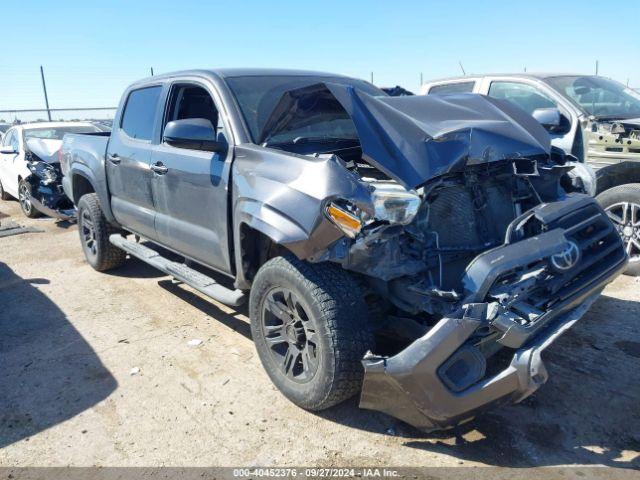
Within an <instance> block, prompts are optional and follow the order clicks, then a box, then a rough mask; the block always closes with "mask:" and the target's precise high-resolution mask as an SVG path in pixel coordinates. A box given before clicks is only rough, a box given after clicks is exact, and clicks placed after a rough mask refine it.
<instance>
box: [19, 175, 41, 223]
mask: <svg viewBox="0 0 640 480" xmlns="http://www.w3.org/2000/svg"><path fill="white" fill-rule="evenodd" d="M18 201H19V202H20V208H21V209H22V213H24V214H25V215H26V216H27V217H29V218H36V217H39V216H40V215H41V214H40V212H39V211H38V210H36V208H35V207H34V206H33V204H32V203H31V184H30V183H29V182H27V181H26V180H24V179H22V180H20V183H19V184H18Z"/></svg>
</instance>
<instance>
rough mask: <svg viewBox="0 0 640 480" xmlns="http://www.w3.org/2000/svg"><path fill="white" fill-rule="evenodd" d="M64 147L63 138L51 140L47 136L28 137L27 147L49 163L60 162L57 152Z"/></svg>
mask: <svg viewBox="0 0 640 480" xmlns="http://www.w3.org/2000/svg"><path fill="white" fill-rule="evenodd" d="M60 147H62V140H51V139H47V138H29V139H27V149H28V150H29V151H30V152H31V153H33V154H34V155H36V156H37V157H38V158H39V159H40V160H42V161H43V162H47V163H56V162H58V155H57V152H58V150H60Z"/></svg>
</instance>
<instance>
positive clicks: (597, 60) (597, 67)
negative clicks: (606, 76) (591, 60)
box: [596, 60, 598, 75]
mask: <svg viewBox="0 0 640 480" xmlns="http://www.w3.org/2000/svg"><path fill="white" fill-rule="evenodd" d="M596 75H598V60H596Z"/></svg>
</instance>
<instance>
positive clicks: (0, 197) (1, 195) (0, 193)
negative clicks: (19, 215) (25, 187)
mask: <svg viewBox="0 0 640 480" xmlns="http://www.w3.org/2000/svg"><path fill="white" fill-rule="evenodd" d="M10 199H11V195H9V194H8V193H7V192H5V191H4V188H3V187H2V182H0V200H10Z"/></svg>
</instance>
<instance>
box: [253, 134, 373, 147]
mask: <svg viewBox="0 0 640 480" xmlns="http://www.w3.org/2000/svg"><path fill="white" fill-rule="evenodd" d="M359 141H360V140H359V139H358V138H355V137H332V136H328V135H325V136H321V137H296V138H294V139H291V140H283V141H276V142H271V141H269V140H267V141H266V142H263V144H262V146H263V147H266V146H269V145H291V144H293V145H306V144H309V143H317V144H323V145H326V144H332V143H358V142H359Z"/></svg>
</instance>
